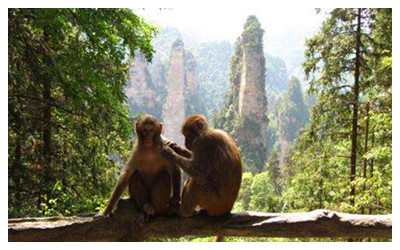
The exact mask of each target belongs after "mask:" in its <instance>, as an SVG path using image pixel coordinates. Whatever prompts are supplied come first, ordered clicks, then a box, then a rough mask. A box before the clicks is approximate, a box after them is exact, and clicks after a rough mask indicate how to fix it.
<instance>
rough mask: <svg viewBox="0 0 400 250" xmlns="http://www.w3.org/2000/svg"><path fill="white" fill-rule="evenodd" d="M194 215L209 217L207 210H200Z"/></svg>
mask: <svg viewBox="0 0 400 250" xmlns="http://www.w3.org/2000/svg"><path fill="white" fill-rule="evenodd" d="M193 214H194V215H208V212H207V210H205V209H203V208H201V209H200V210H197V211H195V212H194V213H193Z"/></svg>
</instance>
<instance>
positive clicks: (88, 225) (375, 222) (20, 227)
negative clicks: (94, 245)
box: [8, 200, 392, 241]
mask: <svg viewBox="0 0 400 250" xmlns="http://www.w3.org/2000/svg"><path fill="white" fill-rule="evenodd" d="M134 211H135V210H134V206H133V204H131V203H130V202H129V201H127V200H120V202H119V203H118V208H117V211H116V213H115V215H114V216H113V217H112V218H105V217H101V218H98V219H93V218H92V217H66V218H61V217H52V218H22V219H9V221H8V240H9V241H115V240H119V241H141V240H145V239H160V238H175V237H182V236H185V235H194V236H210V235H218V236H245V237H246V236H248V237H286V238H296V237H344V238H351V237H353V238H387V239H390V238H392V216H391V215H390V214H388V215H358V214H357V215H356V214H345V213H338V212H333V211H328V210H315V211H312V212H305V213H257V212H245V213H241V214H230V215H227V216H222V217H209V216H206V215H197V216H194V217H192V218H190V219H184V218H181V217H157V218H154V219H152V220H150V221H149V222H147V223H142V222H140V220H139V214H138V213H133V212H134Z"/></svg>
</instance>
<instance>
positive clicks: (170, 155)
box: [161, 146, 176, 160]
mask: <svg viewBox="0 0 400 250" xmlns="http://www.w3.org/2000/svg"><path fill="white" fill-rule="evenodd" d="M161 156H162V157H164V158H166V159H168V160H175V158H176V153H175V151H174V150H173V149H171V148H170V147H169V146H165V147H164V148H163V150H161Z"/></svg>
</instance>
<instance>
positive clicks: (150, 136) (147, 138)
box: [140, 124, 158, 147]
mask: <svg viewBox="0 0 400 250" xmlns="http://www.w3.org/2000/svg"><path fill="white" fill-rule="evenodd" d="M157 133H158V129H156V127H155V126H154V125H152V124H145V125H143V126H142V127H141V128H140V134H141V136H142V141H143V144H144V146H146V147H152V146H153V144H154V138H155V136H156V135H157Z"/></svg>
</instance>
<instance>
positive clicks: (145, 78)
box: [125, 54, 161, 118]
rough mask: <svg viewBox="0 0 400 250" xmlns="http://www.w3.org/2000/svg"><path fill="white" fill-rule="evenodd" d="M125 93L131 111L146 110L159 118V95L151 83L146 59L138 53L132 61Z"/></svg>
mask: <svg viewBox="0 0 400 250" xmlns="http://www.w3.org/2000/svg"><path fill="white" fill-rule="evenodd" d="M125 94H126V95H127V97H128V102H129V104H130V105H131V110H132V111H141V112H146V113H149V114H152V115H154V116H156V117H158V118H160V116H161V112H160V108H161V105H160V103H161V100H160V95H159V94H158V93H157V89H156V86H155V85H154V84H153V81H152V79H151V76H150V73H149V69H148V65H147V63H146V60H145V59H144V58H143V57H142V56H141V55H140V54H138V55H137V56H136V57H135V58H134V59H133V61H132V64H131V69H130V71H129V82H128V84H127V87H126V88H125ZM132 115H134V114H132Z"/></svg>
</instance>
